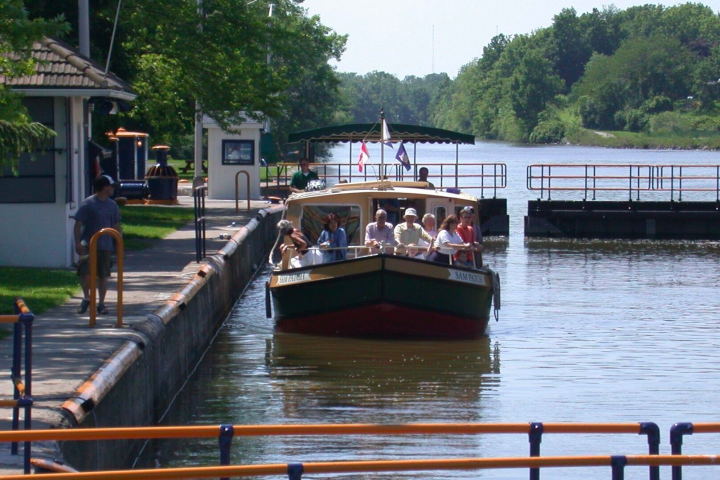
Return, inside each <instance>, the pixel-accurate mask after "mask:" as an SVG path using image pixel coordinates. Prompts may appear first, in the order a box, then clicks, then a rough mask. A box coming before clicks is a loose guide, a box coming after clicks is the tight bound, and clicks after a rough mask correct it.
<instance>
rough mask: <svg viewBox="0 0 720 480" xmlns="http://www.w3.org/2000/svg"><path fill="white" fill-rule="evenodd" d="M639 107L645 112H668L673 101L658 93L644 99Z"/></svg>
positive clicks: (671, 107)
mask: <svg viewBox="0 0 720 480" xmlns="http://www.w3.org/2000/svg"><path fill="white" fill-rule="evenodd" d="M640 109H641V110H642V111H643V112H645V113H661V112H669V111H671V110H672V109H673V102H672V100H670V99H669V98H668V97H666V96H664V95H658V96H656V97H653V98H651V99H649V100H646V101H645V103H643V105H642V107H640Z"/></svg>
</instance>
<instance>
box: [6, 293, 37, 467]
mask: <svg viewBox="0 0 720 480" xmlns="http://www.w3.org/2000/svg"><path fill="white" fill-rule="evenodd" d="M13 310H14V311H15V314H14V315H0V323H12V324H14V325H13V354H12V367H11V368H10V379H11V380H12V383H13V399H12V400H2V401H0V408H12V409H13V415H12V429H13V431H17V430H18V429H19V428H20V408H24V409H25V416H24V419H23V420H24V422H23V427H24V428H25V430H30V429H31V428H32V406H33V399H32V326H33V321H34V320H35V315H33V313H32V312H31V311H30V309H29V308H28V307H27V305H25V301H23V299H22V298H19V297H18V298H16V299H15V302H14V303H13ZM23 327H24V328H25V383H23V381H22V357H23V351H22V350H23ZM10 454H11V455H17V454H18V442H17V441H14V442H12V443H11V444H10ZM23 466H24V469H23V471H24V472H25V473H26V474H28V473H30V441H29V440H26V441H25V448H24V462H23Z"/></svg>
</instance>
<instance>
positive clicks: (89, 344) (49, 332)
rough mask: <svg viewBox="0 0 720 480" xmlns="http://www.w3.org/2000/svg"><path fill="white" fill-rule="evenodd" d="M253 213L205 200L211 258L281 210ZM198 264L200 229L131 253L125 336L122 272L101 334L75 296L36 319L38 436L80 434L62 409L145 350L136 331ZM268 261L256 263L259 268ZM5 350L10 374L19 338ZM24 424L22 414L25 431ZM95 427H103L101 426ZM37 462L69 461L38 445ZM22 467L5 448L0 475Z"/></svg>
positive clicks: (51, 446)
mask: <svg viewBox="0 0 720 480" xmlns="http://www.w3.org/2000/svg"><path fill="white" fill-rule="evenodd" d="M179 200H180V205H179V206H183V207H190V208H192V207H193V199H192V197H179ZM246 206H247V202H241V203H240V211H239V213H238V214H237V215H236V214H235V202H234V201H231V200H227V201H225V200H206V232H207V244H206V245H207V253H208V255H209V256H210V255H212V254H214V253H215V252H216V251H217V250H218V249H221V248H223V247H225V246H226V245H227V244H228V242H229V240H228V238H227V236H226V235H223V236H222V237H221V235H222V234H230V235H231V236H232V235H234V234H236V233H237V232H238V231H239V230H240V229H241V228H242V227H243V226H244V225H247V224H248V222H251V221H252V220H253V219H254V218H256V217H258V218H259V216H258V213H259V212H260V210H263V209H267V208H271V207H277V205H270V204H269V202H267V201H253V202H251V210H250V212H247V211H246V209H245V207H246ZM166 208H174V206H168V207H166ZM270 221H273V220H272V219H270V218H267V219H266V222H270ZM266 232H267V226H266ZM223 237H224V238H223ZM255 256H258V257H259V256H260V255H259V254H256V255H255ZM195 259H196V257H195V229H194V224H193V222H190V223H189V224H187V225H185V226H184V227H182V228H180V229H179V230H177V231H176V232H174V233H172V234H170V235H169V236H167V237H166V238H164V239H162V240H157V241H155V242H154V243H153V245H152V247H151V248H148V249H145V250H140V251H126V252H125V256H124V264H125V266H124V279H123V282H124V294H123V324H124V326H123V328H115V327H114V326H115V322H116V318H117V310H116V307H117V290H116V288H115V281H116V279H117V275H116V274H117V272H116V269H114V272H113V277H112V279H111V284H110V291H109V292H108V296H107V298H106V304H107V306H108V308H109V309H110V314H109V315H107V316H100V317H98V321H97V325H96V327H95V328H89V313H85V314H83V315H79V314H77V313H76V310H77V307H78V305H79V303H80V300H81V297H82V294H79V295H76V296H75V297H74V298H72V299H70V300H69V301H68V302H67V303H65V304H64V305H61V306H59V307H57V308H54V309H52V310H49V311H47V312H45V313H43V314H40V315H36V316H35V321H34V324H33V346H32V348H33V359H32V361H33V372H32V398H33V400H34V406H33V409H32V418H33V422H32V425H33V429H44V428H65V427H72V426H75V425H71V422H70V421H69V420H68V415H67V412H65V413H63V411H62V408H61V406H62V405H63V403H64V402H66V401H67V400H68V399H69V398H71V397H72V396H73V395H74V394H75V393H76V391H77V390H78V388H79V387H81V385H83V383H85V382H86V381H87V380H88V378H89V377H90V376H91V375H93V373H94V372H96V371H97V370H98V369H99V368H100V367H101V366H102V365H103V364H104V363H105V362H106V361H107V360H108V358H109V357H111V356H112V355H113V354H114V353H115V352H116V351H118V349H120V348H121V347H122V346H123V345H125V344H126V343H127V342H128V341H130V342H136V343H138V344H140V345H141V346H144V343H142V342H143V341H146V340H141V339H139V337H142V336H143V335H142V332H140V331H138V330H136V329H135V328H133V327H136V326H140V325H141V324H143V323H147V322H148V320H147V319H148V315H149V314H152V313H153V312H156V311H157V310H158V309H161V308H162V307H163V305H166V304H167V302H168V300H169V299H170V298H171V297H172V296H173V295H174V294H175V293H176V292H177V291H179V290H180V289H182V288H183V287H184V286H185V285H187V284H188V282H189V280H190V279H192V278H193V277H195V276H196V274H197V273H198V271H199V269H200V268H201V267H203V266H204V265H205V264H206V261H203V262H201V263H196V261H195ZM263 260H264V259H263V258H253V259H251V261H252V262H256V264H257V265H259V264H261V263H262V262H263ZM28 307H29V308H30V309H31V310H32V308H33V306H32V305H28ZM220 320H222V319H220ZM0 345H1V346H2V348H0V363H1V364H2V368H3V370H4V371H9V370H10V366H11V364H12V338H11V337H8V338H6V339H4V340H2V341H1V342H0ZM0 398H3V399H11V398H12V384H11V383H10V381H9V380H7V381H6V387H5V388H3V389H2V390H0ZM93 415H94V413H93ZM22 418H23V410H22V409H21V415H20V421H21V425H22ZM151 418H152V417H151ZM11 419H12V410H11V409H6V408H3V409H2V410H0V429H1V430H3V431H8V430H11ZM94 423H95V424H96V425H98V423H99V422H97V421H95V422H94ZM83 426H85V425H83ZM98 426H99V425H98ZM32 456H33V457H42V458H48V459H58V458H61V457H62V453H61V452H60V451H59V450H58V448H57V445H56V444H55V442H46V443H42V444H39V443H35V444H33V446H32ZM22 462H23V447H22V444H20V454H19V455H17V456H12V455H10V445H9V444H2V445H0V475H9V474H21V473H22V469H23V463H22Z"/></svg>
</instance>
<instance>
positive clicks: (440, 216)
mask: <svg viewBox="0 0 720 480" xmlns="http://www.w3.org/2000/svg"><path fill="white" fill-rule="evenodd" d="M433 214H434V215H435V219H436V222H435V225H437V226H436V227H435V228H440V225H442V222H443V220H445V217H447V210H445V207H435V210H434V211H433Z"/></svg>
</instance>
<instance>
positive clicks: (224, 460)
mask: <svg viewBox="0 0 720 480" xmlns="http://www.w3.org/2000/svg"><path fill="white" fill-rule="evenodd" d="M234 434H235V429H234V428H233V426H232V425H220V435H219V438H218V443H219V444H220V465H230V447H231V446H232V439H233V435H234ZM221 480H229V478H222V479H221Z"/></svg>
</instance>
